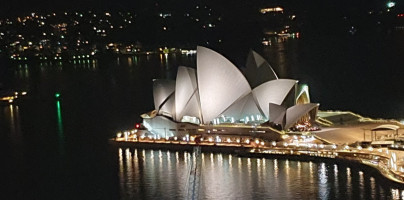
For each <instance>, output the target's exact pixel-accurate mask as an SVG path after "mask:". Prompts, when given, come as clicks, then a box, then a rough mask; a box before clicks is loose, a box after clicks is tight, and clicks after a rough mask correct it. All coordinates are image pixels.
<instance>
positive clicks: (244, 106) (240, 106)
mask: <svg viewBox="0 0 404 200" xmlns="http://www.w3.org/2000/svg"><path fill="white" fill-rule="evenodd" d="M257 114H260V115H263V114H262V113H261V112H260V111H259V109H258V107H257V104H256V103H255V101H254V98H253V96H252V93H249V94H248V95H246V96H244V97H242V98H240V99H239V100H237V101H236V102H234V103H233V104H232V105H231V106H230V107H229V108H227V109H226V111H224V112H223V115H225V116H230V117H234V119H236V120H239V119H241V118H243V117H244V116H247V115H257Z"/></svg>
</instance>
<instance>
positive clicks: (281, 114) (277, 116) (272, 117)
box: [269, 103, 286, 128]
mask: <svg viewBox="0 0 404 200" xmlns="http://www.w3.org/2000/svg"><path fill="white" fill-rule="evenodd" d="M269 121H270V122H274V123H275V124H280V125H282V128H283V126H285V123H286V107H284V106H280V105H278V104H274V103H269Z"/></svg>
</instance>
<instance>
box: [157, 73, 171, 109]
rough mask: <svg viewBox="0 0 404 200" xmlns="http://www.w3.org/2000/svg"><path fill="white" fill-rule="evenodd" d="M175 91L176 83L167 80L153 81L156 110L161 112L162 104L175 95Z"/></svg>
mask: <svg viewBox="0 0 404 200" xmlns="http://www.w3.org/2000/svg"><path fill="white" fill-rule="evenodd" d="M174 90H175V81H173V80H165V79H154V80H153V98H154V108H155V109H156V110H160V107H161V106H162V104H163V103H164V102H165V101H167V98H168V97H169V96H170V95H171V94H173V92H174Z"/></svg>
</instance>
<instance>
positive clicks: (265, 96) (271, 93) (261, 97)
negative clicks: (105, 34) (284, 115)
mask: <svg viewBox="0 0 404 200" xmlns="http://www.w3.org/2000/svg"><path fill="white" fill-rule="evenodd" d="M296 83H297V81H296V80H292V79H277V80H272V81H268V82H265V83H263V84H261V85H259V86H258V87H256V88H254V90H253V95H254V98H255V100H256V102H257V103H258V106H259V107H260V109H261V110H262V112H264V114H265V117H267V118H269V103H274V104H278V105H282V103H283V101H284V100H285V98H286V96H287V95H288V93H289V91H290V90H291V89H293V88H294V86H295V84H296Z"/></svg>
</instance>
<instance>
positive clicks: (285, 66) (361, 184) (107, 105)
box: [0, 35, 404, 199]
mask: <svg viewBox="0 0 404 200" xmlns="http://www.w3.org/2000/svg"><path fill="white" fill-rule="evenodd" d="M328 39H329V41H328V42H326V39H324V38H320V37H319V38H315V39H313V38H307V39H305V38H302V39H299V40H289V41H286V42H281V41H280V42H278V43H276V42H273V45H272V46H270V47H267V48H257V51H258V52H260V53H264V56H265V57H267V58H268V59H269V62H270V63H271V64H272V65H273V66H274V68H275V70H276V71H277V72H278V73H279V74H280V76H281V77H291V78H296V79H299V80H300V82H303V83H308V84H309V86H310V89H311V95H312V101H315V102H320V103H321V106H323V108H324V109H328V108H334V109H343V110H353V111H358V112H359V113H361V114H364V115H368V116H369V115H370V116H382V117H394V118H404V111H403V110H402V106H401V104H402V102H404V101H403V100H404V96H403V94H402V93H401V90H400V89H401V85H402V84H401V80H402V78H401V76H402V75H403V73H404V72H403V70H402V69H401V67H402V66H404V61H403V57H404V56H403V55H404V53H403V49H404V45H402V43H403V41H404V40H403V37H400V35H393V36H392V38H383V39H378V40H376V41H367V39H366V38H362V39H360V40H359V39H355V40H354V39H349V38H348V39H347V38H342V39H341V38H328ZM247 51H248V49H236V50H234V54H232V53H229V51H224V53H225V54H226V55H227V56H229V57H230V59H231V60H232V61H234V62H235V63H236V64H237V65H239V66H240V65H242V64H244V59H241V58H242V57H241V56H240V57H237V56H238V55H245V54H246V53H247ZM244 57H245V56H244ZM0 64H1V66H0V67H1V68H0V69H1V70H0V82H2V83H3V86H4V87H6V88H13V89H16V90H25V91H28V94H29V95H28V96H27V97H26V98H25V99H24V100H23V101H21V102H19V103H17V104H14V105H10V106H0V141H1V147H2V151H1V152H2V153H1V155H2V157H1V160H2V162H1V163H2V170H1V177H0V180H1V182H2V184H1V187H0V188H1V191H2V192H1V196H2V197H7V198H5V199H178V198H181V197H183V195H184V188H185V180H186V177H185V174H186V170H187V164H188V163H187V162H189V154H187V153H183V152H178V153H177V152H167V151H144V152H143V151H141V150H137V151H136V150H126V149H121V150H119V149H114V148H111V146H110V145H109V144H108V139H109V138H111V137H113V136H114V135H115V133H116V132H117V131H120V130H123V129H128V128H132V127H133V126H134V123H136V122H139V120H140V118H139V114H141V113H143V112H147V111H149V110H150V109H152V108H153V105H152V84H151V83H152V82H151V80H152V79H153V78H165V77H168V78H175V74H176V67H177V66H178V65H185V66H195V57H194V56H180V55H177V56H174V55H169V56H167V57H165V56H164V55H150V56H136V57H121V58H119V59H116V58H111V59H109V58H105V59H101V60H97V61H93V60H88V61H87V60H86V61H85V62H84V63H83V61H81V62H78V61H77V62H76V63H68V62H63V63H59V62H52V63H43V64H33V63H28V64H16V63H9V62H8V61H7V60H6V59H2V60H1V62H0ZM56 92H59V93H60V94H61V98H60V99H59V100H57V99H55V97H54V94H55V93H56ZM264 163H265V164H264ZM203 166H204V168H203V169H204V170H203V172H202V177H201V179H202V183H203V185H202V187H201V195H200V196H201V197H202V199H283V198H285V199H293V198H296V199H301V198H303V199H313V198H321V199H341V198H347V199H358V198H362V199H390V198H396V197H397V198H402V197H403V195H402V190H403V188H401V187H399V186H397V185H394V184H392V183H390V182H388V181H384V179H382V178H381V177H380V176H379V175H377V173H375V172H374V171H372V170H369V169H361V168H360V167H352V166H348V165H341V164H336V163H322V162H320V163H310V162H297V161H286V160H273V159H247V158H240V159H239V158H237V157H234V156H233V157H232V156H229V155H224V154H212V155H211V154H204V161H203ZM348 168H349V170H348ZM2 199H3V198H2Z"/></svg>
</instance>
